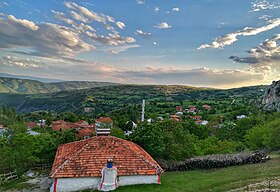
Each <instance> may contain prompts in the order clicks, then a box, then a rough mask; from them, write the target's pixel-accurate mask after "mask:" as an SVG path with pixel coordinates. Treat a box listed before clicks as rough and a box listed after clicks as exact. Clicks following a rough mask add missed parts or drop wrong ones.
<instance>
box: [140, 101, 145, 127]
mask: <svg viewBox="0 0 280 192" xmlns="http://www.w3.org/2000/svg"><path fill="white" fill-rule="evenodd" d="M144 119H145V99H143V102H142V114H141V122H144Z"/></svg>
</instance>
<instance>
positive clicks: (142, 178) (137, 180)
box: [118, 175, 158, 186]
mask: <svg viewBox="0 0 280 192" xmlns="http://www.w3.org/2000/svg"><path fill="white" fill-rule="evenodd" d="M152 183H158V176H157V175H131V176H119V177H118V186H124V185H137V184H152Z"/></svg>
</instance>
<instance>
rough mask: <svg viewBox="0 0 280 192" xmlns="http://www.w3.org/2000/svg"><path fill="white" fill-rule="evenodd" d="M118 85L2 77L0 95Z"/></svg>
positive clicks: (0, 78) (0, 79)
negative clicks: (47, 81) (48, 81)
mask: <svg viewBox="0 0 280 192" xmlns="http://www.w3.org/2000/svg"><path fill="white" fill-rule="evenodd" d="M112 85H117V84H116V83H109V82H94V81H93V82H91V81H64V82H53V83H44V82H41V81H35V80H29V79H17V78H8V77H0V93H20V94H37V93H52V92H59V91H69V90H78V89H89V88H94V87H103V86H112Z"/></svg>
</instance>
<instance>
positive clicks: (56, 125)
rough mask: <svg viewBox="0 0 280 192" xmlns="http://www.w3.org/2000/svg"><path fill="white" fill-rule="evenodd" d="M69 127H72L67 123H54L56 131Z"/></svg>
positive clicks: (53, 127) (53, 126)
mask: <svg viewBox="0 0 280 192" xmlns="http://www.w3.org/2000/svg"><path fill="white" fill-rule="evenodd" d="M67 129H71V127H70V126H69V125H67V124H53V125H52V130H54V131H60V130H67Z"/></svg>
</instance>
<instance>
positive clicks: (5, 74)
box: [0, 73, 64, 83]
mask: <svg viewBox="0 0 280 192" xmlns="http://www.w3.org/2000/svg"><path fill="white" fill-rule="evenodd" d="M0 77H8V78H14V79H27V80H34V81H41V82H43V83H55V82H63V81H64V80H61V79H50V78H43V77H33V76H26V75H13V74H9V73H0Z"/></svg>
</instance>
